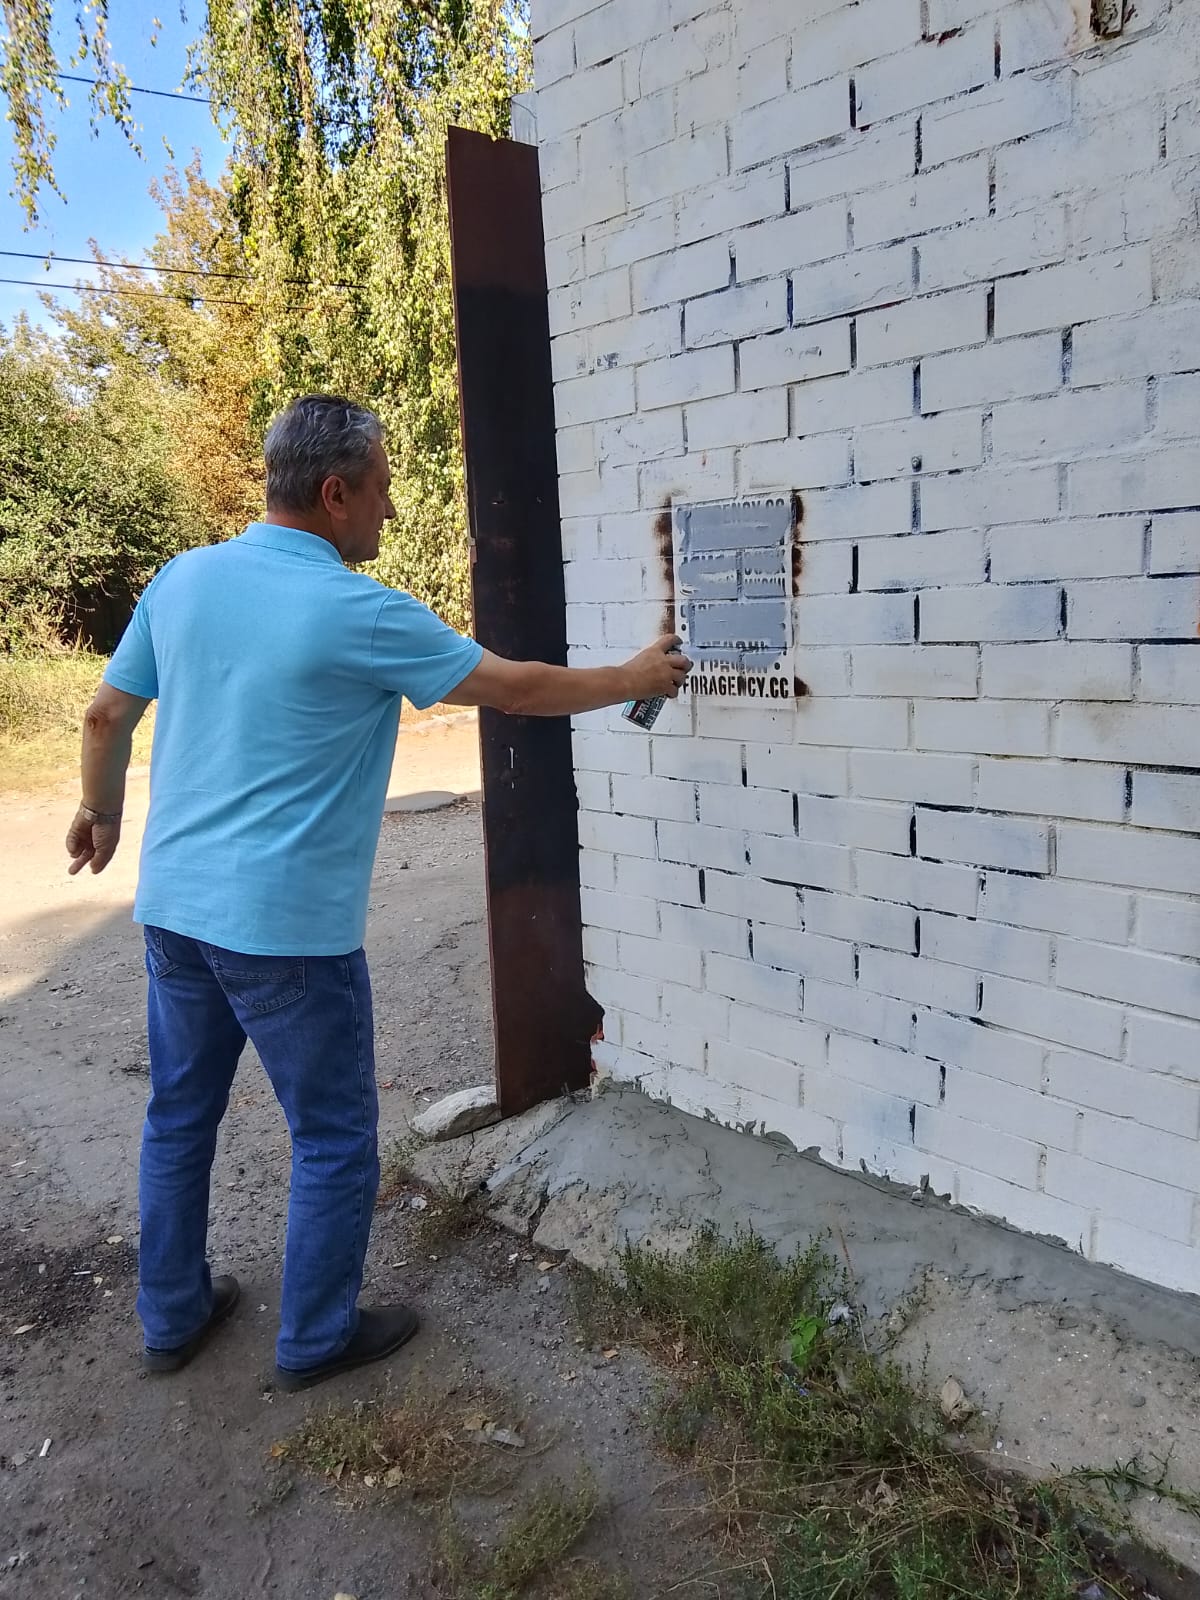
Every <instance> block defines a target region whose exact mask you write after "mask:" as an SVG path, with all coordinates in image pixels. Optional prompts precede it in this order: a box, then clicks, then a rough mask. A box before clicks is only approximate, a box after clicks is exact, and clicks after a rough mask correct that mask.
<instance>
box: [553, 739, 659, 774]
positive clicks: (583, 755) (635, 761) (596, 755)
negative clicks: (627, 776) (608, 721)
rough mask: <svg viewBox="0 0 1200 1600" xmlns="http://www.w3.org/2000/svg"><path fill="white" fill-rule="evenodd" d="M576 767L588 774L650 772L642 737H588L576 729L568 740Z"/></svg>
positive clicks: (648, 750) (645, 743)
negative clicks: (589, 772)
mask: <svg viewBox="0 0 1200 1600" xmlns="http://www.w3.org/2000/svg"><path fill="white" fill-rule="evenodd" d="M571 745H572V749H573V751H574V759H575V766H576V767H577V768H580V767H582V768H584V769H585V770H587V771H591V772H605V773H607V772H632V773H645V774H648V773H649V771H650V746H649V742H648V741H647V740H646V738H645V737H642V738H638V737H636V736H635V734H634V733H633V731H632V730H631V731H630V732H629V733H627V734H619V733H588V732H584V731H583V730H581V729H579V728H577V729H576V730H575V732H574V734H573V735H572V739H571Z"/></svg>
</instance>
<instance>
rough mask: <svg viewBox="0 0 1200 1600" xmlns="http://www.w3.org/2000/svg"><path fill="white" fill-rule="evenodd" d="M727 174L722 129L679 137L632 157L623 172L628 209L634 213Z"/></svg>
mask: <svg viewBox="0 0 1200 1600" xmlns="http://www.w3.org/2000/svg"><path fill="white" fill-rule="evenodd" d="M728 171H729V152H728V147H727V144H726V138H725V128H724V126H723V125H718V126H717V127H714V128H706V129H703V130H701V131H699V132H696V133H691V134H687V133H685V134H683V135H682V136H677V137H676V138H674V139H672V140H671V142H670V144H664V145H660V146H659V147H658V148H657V149H654V150H647V151H646V152H645V153H644V154H642V155H639V156H634V157H632V158H631V160H630V161H629V163H628V165H627V167H626V171H625V187H626V192H627V194H628V196H629V205H630V207H631V208H632V209H634V210H637V209H640V208H641V207H642V206H651V205H655V204H656V203H657V202H659V201H661V200H665V199H667V198H668V197H670V196H674V195H680V194H686V193H687V191H688V190H689V189H694V188H699V187H700V185H702V184H707V183H714V182H716V181H717V180H718V179H720V178H723V177H724V176H725V175H726V174H727V173H728Z"/></svg>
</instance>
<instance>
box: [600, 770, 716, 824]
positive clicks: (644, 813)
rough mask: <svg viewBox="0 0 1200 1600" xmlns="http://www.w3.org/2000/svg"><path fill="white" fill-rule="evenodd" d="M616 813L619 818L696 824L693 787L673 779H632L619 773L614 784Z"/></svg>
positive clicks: (613, 781)
mask: <svg viewBox="0 0 1200 1600" xmlns="http://www.w3.org/2000/svg"><path fill="white" fill-rule="evenodd" d="M612 796H613V810H614V811H615V812H616V813H617V814H618V815H629V816H635V817H662V818H664V819H665V820H667V821H671V822H694V821H695V818H696V793H695V787H694V785H692V784H690V783H682V782H679V781H678V780H676V779H673V778H631V777H625V776H623V775H622V774H620V773H618V774H617V775H616V776H615V777H614V778H613V780H612Z"/></svg>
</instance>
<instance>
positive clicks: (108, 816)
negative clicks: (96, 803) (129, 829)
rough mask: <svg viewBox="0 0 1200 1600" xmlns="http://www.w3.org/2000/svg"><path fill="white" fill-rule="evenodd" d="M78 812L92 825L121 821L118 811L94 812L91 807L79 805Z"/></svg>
mask: <svg viewBox="0 0 1200 1600" xmlns="http://www.w3.org/2000/svg"><path fill="white" fill-rule="evenodd" d="M79 811H80V814H81V815H82V816H83V817H85V818H86V819H87V821H88V822H92V823H96V822H120V820H121V813H120V812H119V811H94V810H93V809H92V807H91V806H85V805H83V804H80V807H79Z"/></svg>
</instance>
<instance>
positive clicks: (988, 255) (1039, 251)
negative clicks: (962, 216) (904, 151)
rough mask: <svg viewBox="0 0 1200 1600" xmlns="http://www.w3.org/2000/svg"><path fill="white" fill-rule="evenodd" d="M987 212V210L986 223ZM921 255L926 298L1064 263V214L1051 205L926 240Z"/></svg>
mask: <svg viewBox="0 0 1200 1600" xmlns="http://www.w3.org/2000/svg"><path fill="white" fill-rule="evenodd" d="M946 170H953V169H946ZM986 211H987V207H986V206H985V207H984V208H983V214H984V216H985V217H986ZM977 214H978V213H977ZM920 250H921V289H922V291H923V292H924V293H926V294H930V293H933V292H934V291H936V290H938V289H958V288H961V287H962V286H963V285H964V284H974V283H990V282H991V281H992V280H993V279H997V278H1005V277H1006V276H1007V275H1009V274H1011V273H1025V272H1029V271H1030V270H1031V269H1032V268H1034V267H1048V266H1050V265H1052V264H1054V263H1055V262H1060V261H1062V259H1063V257H1064V256H1065V255H1066V253H1067V219H1066V214H1065V212H1064V210H1063V207H1062V206H1061V205H1050V206H1043V207H1042V208H1041V209H1039V210H1036V211H1024V212H1020V213H1018V214H1017V215H1016V216H1013V217H986V220H983V221H977V222H974V223H971V224H970V225H968V226H966V227H962V228H955V229H953V230H952V231H950V232H948V233H943V234H935V235H934V236H933V237H931V238H929V239H925V240H922V242H921V246H920ZM1046 325H1047V324H1043V326H1046ZM998 331H999V330H998Z"/></svg>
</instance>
